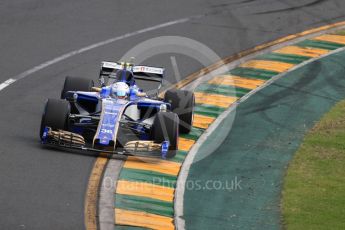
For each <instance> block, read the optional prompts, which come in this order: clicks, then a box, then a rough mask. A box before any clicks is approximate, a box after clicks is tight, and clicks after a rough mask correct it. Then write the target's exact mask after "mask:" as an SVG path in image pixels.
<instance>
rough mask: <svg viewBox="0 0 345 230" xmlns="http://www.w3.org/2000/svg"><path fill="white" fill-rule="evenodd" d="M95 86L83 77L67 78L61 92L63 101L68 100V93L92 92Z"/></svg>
mask: <svg viewBox="0 0 345 230" xmlns="http://www.w3.org/2000/svg"><path fill="white" fill-rule="evenodd" d="M93 86H94V83H93V81H92V80H89V79H85V78H81V77H66V79H65V83H64V85H63V88H62V91H61V99H66V93H67V92H68V91H84V92H90V91H91V88H92V87H93Z"/></svg>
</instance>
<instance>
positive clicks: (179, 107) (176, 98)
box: [164, 89, 195, 134]
mask: <svg viewBox="0 0 345 230" xmlns="http://www.w3.org/2000/svg"><path fill="white" fill-rule="evenodd" d="M164 101H165V102H168V103H170V104H171V111H172V112H174V113H176V114H177V115H178V116H179V118H180V133H185V134H186V133H189V132H190V131H191V129H192V125H193V118H194V104H195V96H194V93H193V92H190V91H187V90H179V89H173V90H168V91H167V92H166V93H165V96H164Z"/></svg>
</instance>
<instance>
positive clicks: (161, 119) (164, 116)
mask: <svg viewBox="0 0 345 230" xmlns="http://www.w3.org/2000/svg"><path fill="white" fill-rule="evenodd" d="M179 122H180V121H179V118H178V116H177V114H176V113H171V112H159V113H157V114H156V116H155V119H154V121H153V126H152V130H151V137H152V139H153V141H154V142H156V143H162V142H163V141H169V144H170V145H169V150H168V153H167V155H166V157H167V158H172V157H174V156H175V155H176V152H177V150H178V137H179Z"/></svg>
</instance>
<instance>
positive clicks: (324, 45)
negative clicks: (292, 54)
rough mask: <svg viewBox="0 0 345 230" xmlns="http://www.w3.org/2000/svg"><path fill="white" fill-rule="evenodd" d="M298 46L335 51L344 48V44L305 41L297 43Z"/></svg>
mask: <svg viewBox="0 0 345 230" xmlns="http://www.w3.org/2000/svg"><path fill="white" fill-rule="evenodd" d="M296 45H297V46H300V47H312V48H317V49H326V50H335V49H339V48H342V47H344V45H342V44H338V43H333V42H326V41H317V40H305V41H302V42H299V43H297V44H296Z"/></svg>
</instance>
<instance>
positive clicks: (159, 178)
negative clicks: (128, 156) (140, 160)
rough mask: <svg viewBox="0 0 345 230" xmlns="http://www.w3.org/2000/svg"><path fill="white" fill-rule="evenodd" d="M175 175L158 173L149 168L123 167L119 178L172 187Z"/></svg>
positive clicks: (174, 183) (174, 182)
mask: <svg viewBox="0 0 345 230" xmlns="http://www.w3.org/2000/svg"><path fill="white" fill-rule="evenodd" d="M176 179H177V177H176V176H172V175H168V174H163V173H158V172H154V171H149V170H140V169H129V168H123V169H122V170H121V174H120V176H119V180H126V181H135V182H141V183H149V184H155V185H160V186H165V187H170V188H174V187H175V185H176Z"/></svg>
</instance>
